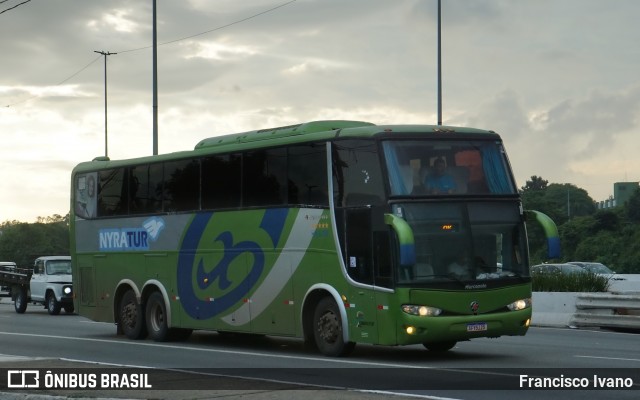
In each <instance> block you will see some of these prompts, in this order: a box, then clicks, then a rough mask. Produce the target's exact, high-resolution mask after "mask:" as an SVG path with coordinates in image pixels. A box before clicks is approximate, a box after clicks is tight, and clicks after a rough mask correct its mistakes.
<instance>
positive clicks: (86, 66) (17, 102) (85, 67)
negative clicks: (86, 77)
mask: <svg viewBox="0 0 640 400" xmlns="http://www.w3.org/2000/svg"><path fill="white" fill-rule="evenodd" d="M100 57H102V56H98V57H96V58H95V59H93V60H92V61H91V62H90V63H89V64H87V65H85V66H84V67H82V68H81V69H80V70H78V71H76V72H74V73H73V75H71V76H69V77H68V78H65V79H64V80H62V81H60V82H58V83H56V84H55V85H53V86H60V85H62V84H63V83H65V82H67V81H69V80H71V78H73V77H75V76H76V75H78V74H79V73H80V72H82V71H84V70H85V69H87V68H89V66H91V64H93V63H94V62H96V61H98V60H99V59H100ZM36 97H39V96H38V95H35V96H31V97H28V98H26V99H24V100H20V101H16V102H15V103H11V104H7V105H6V106H5V107H7V108H8V107H12V106H15V105H16V104H20V103H24V102H26V101H29V100H31V99H35V98H36Z"/></svg>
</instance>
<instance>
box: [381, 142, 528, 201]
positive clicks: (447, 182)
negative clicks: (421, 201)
mask: <svg viewBox="0 0 640 400" xmlns="http://www.w3.org/2000/svg"><path fill="white" fill-rule="evenodd" d="M383 151H384V157H385V160H386V166H387V171H388V174H389V186H390V188H391V196H409V195H418V196H424V195H427V196H431V195H447V194H450V195H465V194H482V195H485V194H489V195H505V194H516V193H517V192H516V188H515V185H514V183H513V179H512V178H511V176H510V175H509V170H510V169H509V167H508V163H507V158H506V155H505V152H504V149H503V147H502V144H501V143H500V142H499V141H495V140H491V141H487V140H484V141H480V140H437V141H433V140H429V141H424V140H402V141H399V140H396V141H385V142H384V143H383Z"/></svg>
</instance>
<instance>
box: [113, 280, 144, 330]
mask: <svg viewBox="0 0 640 400" xmlns="http://www.w3.org/2000/svg"><path fill="white" fill-rule="evenodd" d="M118 321H119V326H120V327H122V333H124V334H125V336H126V337H128V338H129V339H133V340H140V339H144V338H145V337H146V336H147V330H146V327H145V319H144V311H143V309H142V305H140V303H138V300H137V299H136V294H135V292H134V291H133V290H131V289H129V290H127V291H126V292H125V293H124V295H123V296H122V299H121V300H120V305H119V307H118Z"/></svg>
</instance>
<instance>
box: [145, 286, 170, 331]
mask: <svg viewBox="0 0 640 400" xmlns="http://www.w3.org/2000/svg"><path fill="white" fill-rule="evenodd" d="M145 316H146V318H147V329H148V331H149V338H151V339H153V340H155V341H156V342H166V341H167V340H169V326H168V322H167V307H166V306H165V304H164V297H162V295H161V294H160V292H153V293H151V296H149V298H148V299H147V309H146V312H145Z"/></svg>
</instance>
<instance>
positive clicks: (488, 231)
mask: <svg viewBox="0 0 640 400" xmlns="http://www.w3.org/2000/svg"><path fill="white" fill-rule="evenodd" d="M393 213H394V214H395V215H397V216H400V217H402V218H404V219H405V220H406V221H407V223H408V224H409V226H411V228H412V230H413V235H414V240H415V248H416V262H415V264H414V265H411V266H400V267H399V268H398V271H397V274H396V282H397V283H398V284H399V285H404V284H406V285H416V284H417V285H429V284H435V283H438V284H440V283H443V282H449V283H450V282H464V283H465V284H466V283H469V282H471V283H473V282H474V281H476V282H480V283H482V282H485V283H486V282H489V281H491V282H493V283H496V282H497V281H501V280H504V279H510V278H520V277H522V276H528V275H529V271H528V270H529V268H528V265H527V264H526V261H525V260H526V259H527V254H526V252H527V246H526V234H525V231H524V225H523V224H522V223H521V216H520V212H519V207H518V205H517V204H515V203H511V202H504V203H503V202H500V203H488V202H449V203H428V204H426V203H416V202H411V203H395V204H394V205H393Z"/></svg>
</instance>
